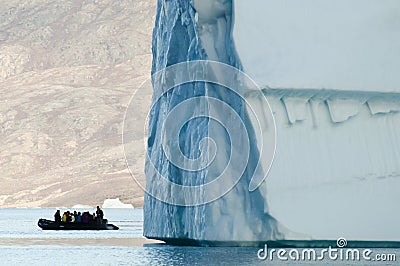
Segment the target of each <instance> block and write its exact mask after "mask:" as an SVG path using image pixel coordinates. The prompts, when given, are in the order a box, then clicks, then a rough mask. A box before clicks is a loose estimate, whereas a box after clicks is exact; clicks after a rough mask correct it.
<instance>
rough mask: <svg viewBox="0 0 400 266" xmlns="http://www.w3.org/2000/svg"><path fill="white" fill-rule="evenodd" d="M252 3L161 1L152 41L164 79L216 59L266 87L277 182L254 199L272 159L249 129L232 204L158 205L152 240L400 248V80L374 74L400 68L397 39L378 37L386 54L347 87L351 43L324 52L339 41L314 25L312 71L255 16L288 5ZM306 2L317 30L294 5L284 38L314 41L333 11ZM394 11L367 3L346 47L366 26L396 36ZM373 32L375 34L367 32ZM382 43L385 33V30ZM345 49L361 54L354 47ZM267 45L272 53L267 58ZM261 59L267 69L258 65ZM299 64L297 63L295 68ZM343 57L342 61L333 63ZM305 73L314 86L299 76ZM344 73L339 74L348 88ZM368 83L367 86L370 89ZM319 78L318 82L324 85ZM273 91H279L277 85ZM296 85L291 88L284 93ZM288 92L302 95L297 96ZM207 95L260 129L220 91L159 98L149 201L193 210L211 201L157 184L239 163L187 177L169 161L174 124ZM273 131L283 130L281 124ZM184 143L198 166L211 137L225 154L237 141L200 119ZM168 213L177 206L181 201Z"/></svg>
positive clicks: (360, 63)
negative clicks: (390, 244) (340, 241)
mask: <svg viewBox="0 0 400 266" xmlns="http://www.w3.org/2000/svg"><path fill="white" fill-rule="evenodd" d="M251 2H252V5H250V2H248V1H240V2H237V3H236V2H235V5H233V2H232V1H222V0H220V1H217V0H215V1H213V0H209V1H201V0H198V1H185V0H175V1H161V0H160V1H159V2H158V10H157V19H156V26H155V29H154V32H153V73H156V72H157V71H160V70H162V69H164V68H166V67H168V66H171V65H173V64H176V63H179V62H185V61H193V60H207V59H209V60H215V61H219V62H223V63H226V64H229V65H231V66H234V67H238V68H243V69H244V70H247V69H249V70H250V73H251V74H254V76H255V77H256V80H257V81H259V82H260V83H261V84H262V85H263V86H264V90H263V92H264V94H265V95H266V96H267V97H268V100H269V102H270V104H271V108H272V112H273V114H274V116H275V120H276V131H277V150H276V156H275V161H274V163H273V165H272V168H271V171H270V173H269V175H268V178H267V179H266V181H265V182H264V183H262V185H261V187H259V188H258V189H256V190H255V191H254V192H250V191H249V190H248V185H249V182H250V176H251V175H252V173H253V172H254V168H255V166H254V161H255V160H256V158H257V157H258V156H259V154H260V152H261V151H260V150H258V149H257V148H255V147H257V143H259V142H260V140H264V142H268V141H269V139H268V138H269V135H268V134H263V132H258V131H252V130H251V129H250V130H249V133H250V136H249V139H250V140H251V141H250V142H251V144H253V145H251V147H253V148H252V149H251V155H250V160H249V162H250V163H249V165H248V167H247V168H246V171H245V173H244V174H243V176H242V178H241V179H240V181H239V183H238V184H237V185H236V186H235V187H234V188H233V189H232V190H231V191H230V192H229V193H228V194H226V195H225V196H224V197H222V198H220V199H218V200H216V201H214V202H212V203H209V204H205V205H200V206H195V207H184V206H175V205H173V204H167V203H163V202H162V201H159V200H157V199H155V198H154V197H152V196H150V195H149V194H147V195H146V197H145V206H144V211H145V224H144V235H145V236H146V237H150V238H158V239H181V240H188V239H193V240H198V241H211V242H212V241H236V243H245V242H246V241H265V240H276V239H299V238H300V239H307V238H314V239H337V238H338V237H346V238H347V239H354V240H399V239H400V231H399V230H398V226H397V225H398V223H399V222H400V215H398V214H397V213H396V212H393V211H390V210H395V209H397V207H396V203H397V202H398V201H399V196H398V189H399V186H400V178H399V176H400V162H399V161H398V159H399V157H400V154H399V151H400V131H399V128H400V112H399V111H400V95H399V94H398V93H397V90H396V89H393V88H395V87H396V86H397V85H400V83H399V80H398V78H396V77H394V76H391V75H389V76H385V75H384V74H382V73H383V72H380V71H370V70H371V69H376V66H375V65H376V64H379V62H383V61H384V58H385V56H386V57H387V58H388V59H389V60H390V62H392V63H393V64H395V62H400V60H397V61H396V60H394V59H393V57H395V58H397V59H399V58H398V56H397V55H396V53H393V52H390V51H392V50H390V49H389V48H390V47H392V46H393V45H394V44H393V43H391V44H388V43H389V42H390V40H391V39H390V38H388V37H387V35H386V33H385V34H383V35H380V36H375V37H381V38H383V40H382V39H379V40H377V41H376V42H375V44H376V46H374V45H371V44H368V45H365V47H364V48H365V49H364V51H367V52H375V53H374V54H373V55H372V56H371V57H370V58H367V59H365V60H364V59H363V60H361V59H360V58H362V57H361V56H360V54H356V55H355V56H354V57H352V58H351V60H352V61H351V63H352V64H351V66H352V67H353V68H354V72H353V73H355V75H354V76H351V75H350V74H349V75H348V76H346V77H347V78H345V76H343V75H344V74H343V73H344V72H343V71H342V70H341V67H342V66H343V62H344V61H341V60H343V59H344V58H346V56H345V55H346V54H351V53H352V52H351V51H352V50H354V51H358V52H359V50H357V49H356V48H355V47H354V46H352V45H350V44H349V45H348V46H346V45H342V44H341V45H339V48H338V46H334V45H331V44H330V42H329V41H326V40H325V41H324V40H323V41H322V44H320V43H318V41H319V40H320V39H319V38H324V36H325V37H326V36H327V35H329V34H325V32H324V30H323V26H315V25H317V24H318V23H317V24H315V23H314V22H313V23H311V25H314V29H316V30H315V32H316V34H315V36H312V38H314V40H316V41H315V42H314V44H313V42H310V41H309V40H302V39H299V40H298V42H299V43H302V45H303V47H306V48H307V49H308V50H307V53H308V54H307V55H308V58H310V60H307V56H303V57H302V56H299V55H298V54H296V51H301V47H297V46H296V45H295V44H293V43H292V42H295V41H293V40H292V38H291V37H290V36H291V35H290V32H289V33H288V34H287V35H285V36H280V37H279V32H280V30H276V29H275V30H274V25H277V24H274V21H271V20H268V19H265V20H268V21H269V24H267V25H266V24H265V20H264V19H261V18H260V16H261V15H260V16H254V15H252V13H251V12H256V11H254V8H255V7H257V6H259V8H258V11H257V12H260V10H265V9H266V8H267V7H268V8H269V9H268V10H269V11H268V12H272V13H273V12H274V10H275V12H277V13H279V12H281V13H282V12H283V11H282V10H283V6H285V5H283V6H281V4H276V3H275V4H274V3H272V2H271V1H266V2H263V1H255V0H252V1H251ZM266 3H267V4H266ZM305 3H306V4H307V3H308V4H309V6H308V7H309V8H310V10H311V11H310V13H311V14H312V15H313V16H310V20H307V21H304V20H301V19H300V18H301V17H302V16H303V17H304V16H305V15H304V13H302V12H300V10H297V9H296V8H300V7H299V6H296V5H295V6H291V5H286V7H287V8H288V9H287V10H285V12H287V14H291V15H293V16H294V18H293V16H292V19H290V20H289V22H290V21H292V24H290V23H289V24H290V25H289V27H287V28H285V27H283V29H292V28H293V27H295V28H296V27H298V28H300V29H303V30H304V32H305V33H308V31H307V29H306V28H305V27H306V26H307V25H308V24H307V23H309V22H310V21H313V19H312V18H315V17H319V18H321V16H322V17H323V15H321V14H320V12H322V11H323V10H326V9H324V8H323V7H318V6H314V5H311V1H305ZM343 4H344V3H343V2H340V3H338V4H337V5H333V6H334V8H332V9H330V12H328V13H329V16H332V17H335V16H336V15H338V14H341V13H340V12H339V11H338V10H341V8H342V7H343ZM357 4H360V2H358V1H352V5H357ZM385 4H387V5H389V8H386V9H385V8H381V9H379V10H378V11H377V12H375V13H374V12H372V11H371V10H373V7H371V6H370V5H369V4H368V5H366V6H362V5H361V4H360V5H361V6H359V7H360V12H359V13H360V14H364V15H360V16H359V17H357V18H356V19H355V20H356V22H355V23H354V24H351V25H353V26H354V27H350V29H349V30H348V32H347V33H346V34H344V35H343V36H342V37H343V38H349V37H351V38H358V37H357V36H353V35H352V30H351V29H357V28H358V27H357V25H359V26H360V25H365V23H367V22H368V21H369V22H370V21H371V17H372V18H373V19H372V21H373V22H374V23H376V24H379V23H381V24H379V25H385V23H384V22H385V21H386V20H387V19H389V20H390V18H394V17H393V16H391V15H390V14H392V13H390V12H389V13H390V14H387V12H388V11H389V10H392V12H395V13H396V11H395V10H397V9H393V8H391V5H393V2H390V1H386V2H385ZM387 5H386V7H388V6H387ZM261 7H262V8H261ZM300 9H301V8H300ZM251 10H253V11H251ZM321 10H322V11H321ZM393 10H394V11H393ZM303 11H304V10H303ZM257 12H256V13H257ZM371 12H372V13H371ZM233 13H235V20H236V22H235V23H234V16H233ZM272 13H271V14H272ZM257 14H258V13H257ZM285 14H286V13H285ZM346 14H347V15H349V14H348V13H346V12H345V13H344V16H345V18H344V21H347V22H348V23H349V21H348V20H349V19H350V20H351V16H347V15H346ZM296 16H297V17H296ZM299 16H300V17H299ZM329 16H328V17H329ZM363 16H364V17H363ZM270 17H274V16H272V15H271V16H270ZM306 17H307V16H306ZM296 18H297V19H296ZM368 18H370V19H369V20H368ZM249 21H250V22H249ZM263 21H264V22H263ZM293 21H294V22H293ZM322 21H323V23H325V24H324V25H327V26H328V27H327V28H325V29H326V30H327V31H328V32H331V34H333V33H332V28H335V24H334V23H333V22H332V21H330V20H329V19H326V20H322ZM350 22H351V21H350ZM252 23H253V24H252ZM357 23H358V24H357ZM367 24H368V23H367ZM260 25H262V26H260ZM233 26H235V27H233ZM315 27H316V28H315ZM318 27H321V28H322V30H321V29H320V28H318ZM344 28H345V26H344ZM367 28H368V26H367ZM363 30H364V31H365V32H367V30H366V29H365V28H364V29H363ZM385 32H386V31H385ZM318 33H320V34H319V35H318ZM372 33H373V34H376V32H375V31H374V30H373V31H372ZM321 34H322V35H321ZM251 35H253V36H257V37H259V38H255V39H253V40H251V39H249V38H248V36H251ZM260 36H263V37H260ZM277 36H278V37H277ZM296 36H298V35H296ZM233 37H234V38H235V42H234V41H233V39H234V38H233ZM338 39H340V38H338ZM338 39H337V40H338ZM393 40H394V42H395V43H396V44H398V40H397V39H396V38H393ZM346 42H347V43H351V42H352V40H346ZM235 43H236V44H238V46H237V47H238V49H236V48H235ZM276 43H278V44H285V45H286V46H282V45H278V46H279V47H280V48H279V49H278V48H276V47H277V46H276V45H275V46H274V44H276ZM304 43H306V44H304ZM378 44H379V45H378ZM264 45H265V48H263V47H262V46H264ZM307 45H310V46H307ZM313 45H314V46H313ZM378 46H379V47H381V48H382V47H386V48H388V49H389V50H387V53H386V54H385V55H384V54H382V53H380V52H376V50H377V49H378V50H379V48H377V47H378ZM246 47H247V48H246ZM282 47H284V48H287V49H286V51H289V52H290V53H289V55H286V54H280V53H282V50H281V49H282ZM324 49H325V50H324ZM343 49H344V50H343ZM346 49H349V51H347V50H346ZM330 52H332V53H334V54H333V55H331V54H329V53H330ZM319 53H322V54H323V55H325V54H326V53H328V55H327V57H326V58H325V59H329V60H328V62H329V64H328V65H327V66H326V68H325V69H324V68H323V66H324V65H323V60H324V58H322V59H321V58H319V56H318V55H319ZM335 54H336V56H335ZM369 54H371V53H369ZM396 56H397V57H396ZM239 58H240V59H239ZM257 58H258V59H259V61H260V62H257ZM282 58H283V59H282ZM290 58H295V59H294V61H293V62H288V61H285V60H289V59H290ZM332 58H339V59H338V61H336V62H334V61H332V60H331V59H332ZM269 59H270V60H269ZM297 59H298V60H299V61H296V60H297ZM378 59H379V60H378ZM268 60H269V61H268ZM303 61H304V62H305V65H304V67H306V69H302V68H301V66H298V67H297V70H293V69H292V67H293V65H292V64H296V63H298V62H303ZM241 62H243V64H242V63H241ZM310 62H311V63H310ZM392 63H390V64H385V65H384V66H385V68H387V69H388V70H390V72H388V73H392V71H393V69H392V66H394V65H393V64H392ZM307 64H314V66H310V65H307ZM318 64H319V65H318ZM369 66H370V69H369V68H368V67H369ZM346 67H348V66H346ZM347 69H351V68H347ZM297 71H299V72H301V73H303V74H304V75H298V73H297ZM314 72H315V73H314ZM335 73H337V74H338V75H337V81H336V79H335ZM373 73H377V75H376V76H375V79H374V78H373V77H371V76H369V75H372V74H373ZM217 74H218V73H216V75H217ZM285 75H289V76H288V77H287V79H286V78H282V77H285ZM365 75H368V77H366V78H365V80H362V77H363V76H365ZM178 76H179V73H178V74H177V77H178ZM314 77H317V79H315V80H314ZM324 77H325V78H324ZM388 77H389V78H388ZM269 78H270V79H269ZM177 79H178V78H177ZM268 80H272V81H273V82H272V83H268ZM287 80H288V81H290V82H289V83H285V81H287ZM321 80H322V81H328V83H327V84H328V85H329V87H328V88H329V89H322V86H323V85H324V84H323V83H321V82H319V81H321ZM313 81H315V83H313ZM270 84H272V85H274V86H276V87H275V88H271V87H270V86H268V85H270ZM288 84H290V85H293V86H290V87H289V86H287V85H288ZM360 84H361V85H360ZM379 84H382V88H379V87H378V85H379ZM388 84H389V85H388ZM396 84H397V85H396ZM153 85H154V91H155V95H158V94H160V91H161V90H162V84H161V83H160V82H159V81H157V80H155V81H154V84H153ZM398 87H399V86H397V88H398ZM352 88H353V89H352ZM205 95H207V96H212V97H215V98H217V99H221V100H223V101H224V102H227V103H228V104H229V105H230V106H231V107H232V108H234V109H235V110H236V111H237V112H238V114H239V115H240V117H241V118H242V119H244V120H246V121H250V120H251V119H249V117H248V115H247V112H246V110H245V108H244V103H243V99H241V98H240V97H238V96H237V95H235V94H234V93H232V92H227V91H225V90H224V89H223V88H221V87H218V86H216V85H210V84H204V83H202V82H198V83H194V84H184V85H181V86H178V87H176V88H174V89H172V90H169V91H168V92H167V93H166V94H164V95H163V96H162V97H160V98H156V97H155V98H154V99H153V100H154V106H153V108H152V110H151V113H150V120H149V139H148V158H147V163H146V177H147V190H148V191H151V192H154V191H158V193H162V194H164V195H167V196H166V197H170V198H172V199H176V200H178V199H179V201H180V202H181V201H185V199H186V200H188V201H189V198H191V197H198V198H201V197H203V196H204V194H196V195H187V194H182V193H180V191H175V190H173V189H171V188H170V187H166V186H161V185H160V184H161V183H160V182H158V181H157V179H156V178H155V176H156V172H159V173H162V175H163V176H166V177H167V178H168V179H169V180H170V181H172V182H175V183H179V184H182V185H187V186H190V185H198V184H204V183H207V182H209V181H210V180H211V179H212V178H213V173H215V172H218V171H221V170H220V169H219V165H220V164H222V162H223V161H224V160H227V159H228V158H229V156H228V155H226V154H218V156H217V157H216V158H217V161H218V163H216V164H211V165H210V167H209V168H208V169H207V170H204V171H200V172H191V171H185V170H182V169H180V168H179V167H176V165H174V164H173V163H171V162H170V161H169V160H168V158H167V157H166V155H165V153H164V152H163V138H162V134H163V121H165V119H166V117H167V116H168V114H169V113H170V112H171V111H172V110H173V109H174V108H175V107H176V106H178V105H179V104H180V103H182V102H183V101H185V100H186V99H188V98H191V97H195V96H196V97H197V96H205ZM246 100H248V101H250V102H252V103H253V106H256V107H257V108H262V106H261V105H259V106H258V105H257V103H258V102H259V95H257V94H256V93H253V92H252V91H249V92H248V93H247V94H246ZM202 107H204V106H200V105H199V106H196V105H194V106H193V110H187V111H188V112H193V113H196V112H197V111H196V110H197V108H202ZM204 108H205V107H204ZM267 124H268V123H267ZM268 125H269V126H272V125H271V123H270V121H269V124H268ZM250 128H251V127H250ZM263 130H267V129H263ZM180 134H181V135H180V137H179V144H180V145H179V146H180V148H181V151H182V153H183V154H184V155H186V156H187V157H188V158H192V159H195V158H199V156H201V152H200V150H201V149H202V148H203V150H204V147H202V146H201V144H200V143H201V141H202V140H203V139H204V138H206V137H210V138H212V139H214V140H215V142H216V144H217V146H218V144H220V145H222V147H224V148H226V149H228V148H230V147H232V146H234V145H231V144H230V143H229V141H228V138H224V137H221V136H224V132H223V130H221V129H219V128H218V127H214V126H212V121H211V120H210V119H207V118H197V119H194V120H191V121H190V122H188V123H187V124H185V125H184V126H183V127H182V131H181V133H180ZM203 143H204V142H203ZM220 147H221V146H220ZM206 148H207V147H206ZM169 202H170V203H171V202H172V203H173V202H174V200H171V201H169ZM286 228H288V229H286ZM371 228H373V230H372V229H371ZM295 232H297V233H295ZM207 243H210V242H207Z"/></svg>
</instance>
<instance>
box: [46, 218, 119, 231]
mask: <svg viewBox="0 0 400 266" xmlns="http://www.w3.org/2000/svg"><path fill="white" fill-rule="evenodd" d="M38 226H39V227H40V228H42V229H43V230H118V229H119V228H118V226H115V225H113V224H109V223H108V221H107V219H104V220H103V223H97V222H90V223H64V222H61V223H57V222H55V221H50V220H46V219H39V221H38Z"/></svg>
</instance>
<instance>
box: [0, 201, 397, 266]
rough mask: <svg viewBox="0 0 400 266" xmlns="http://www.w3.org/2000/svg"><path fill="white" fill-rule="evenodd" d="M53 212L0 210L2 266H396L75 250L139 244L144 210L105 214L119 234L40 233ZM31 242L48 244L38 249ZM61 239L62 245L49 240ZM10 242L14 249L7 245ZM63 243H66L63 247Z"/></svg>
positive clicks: (189, 251) (204, 252)
mask: <svg viewBox="0 0 400 266" xmlns="http://www.w3.org/2000/svg"><path fill="white" fill-rule="evenodd" d="M54 211H55V209H0V258H1V260H0V265H230V266H232V265H288V264H289V263H292V264H296V265H309V264H313V265H321V264H330V265H340V264H344V265H398V263H396V262H366V261H344V262H343V261H323V262H321V261H316V262H315V261H311V262H301V263H300V262H293V261H292V262H288V261H278V260H276V259H275V260H274V261H269V260H266V261H261V260H259V259H258V257H257V251H258V248H211V247H177V246H168V245H162V244H152V245H145V246H144V247H135V246H123V245H118V246H112V245H110V246H96V245H92V246H90V245H83V246H82V245H80V246H78V245H74V240H77V239H82V238H86V239H91V240H92V241H93V240H94V241H96V240H98V239H113V238H115V239H125V238H126V239H128V238H140V237H142V232H143V227H142V225H143V211H142V209H134V210H132V209H125V210H123V209H109V210H105V215H106V218H108V220H109V221H110V222H111V223H113V224H116V225H118V226H119V227H120V230H118V231H42V230H41V229H40V228H39V227H38V226H37V220H38V219H39V218H49V219H51V218H52V215H53V213H54ZM32 239H48V241H49V242H48V244H46V243H44V244H43V243H42V244H40V245H38V244H35V243H34V242H32ZM55 239H56V240H57V239H61V240H62V241H61V242H62V243H63V244H61V245H54V244H52V243H54V242H52V240H55ZM10 240H13V241H14V240H17V241H14V242H13V241H11V242H12V243H13V244H10ZM63 241H64V242H63ZM374 252H375V253H382V254H392V253H395V254H396V256H397V258H398V259H397V260H399V259H400V251H399V250H398V249H375V250H374Z"/></svg>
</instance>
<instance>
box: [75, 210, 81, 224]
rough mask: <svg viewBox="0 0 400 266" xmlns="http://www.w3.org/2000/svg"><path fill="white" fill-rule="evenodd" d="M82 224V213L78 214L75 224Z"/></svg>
mask: <svg viewBox="0 0 400 266" xmlns="http://www.w3.org/2000/svg"><path fill="white" fill-rule="evenodd" d="M81 222H82V215H81V212H78V214H77V215H76V217H75V223H81Z"/></svg>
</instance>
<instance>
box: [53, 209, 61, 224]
mask: <svg viewBox="0 0 400 266" xmlns="http://www.w3.org/2000/svg"><path fill="white" fill-rule="evenodd" d="M54 221H55V222H56V223H61V213H60V210H57V211H56V213H55V214H54Z"/></svg>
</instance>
